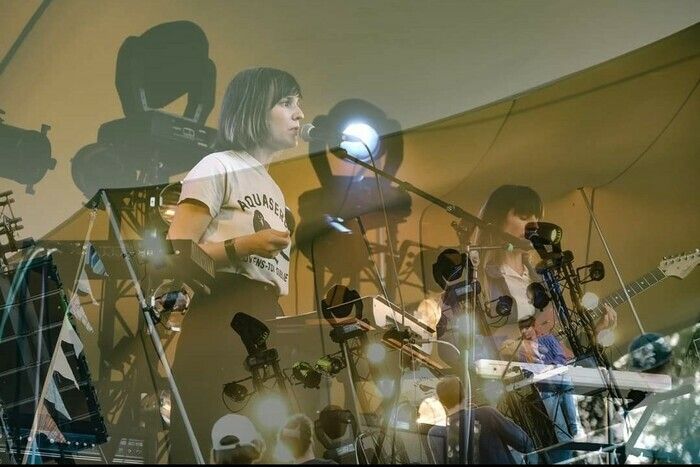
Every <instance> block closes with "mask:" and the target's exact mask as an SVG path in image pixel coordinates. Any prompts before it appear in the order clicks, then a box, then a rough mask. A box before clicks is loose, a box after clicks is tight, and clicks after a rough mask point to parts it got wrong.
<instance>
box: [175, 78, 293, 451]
mask: <svg viewBox="0 0 700 467" xmlns="http://www.w3.org/2000/svg"><path fill="white" fill-rule="evenodd" d="M300 98H301V88H300V86H299V84H298V82H297V81H296V79H295V78H294V77H293V76H292V75H290V74H289V73H287V72H285V71H282V70H277V69H274V68H252V69H248V70H244V71H242V72H240V73H238V74H237V75H236V76H235V77H234V78H233V80H232V81H231V82H230V84H229V85H228V88H227V90H226V94H225V96H224V100H223V102H222V104H221V116H220V121H219V137H218V138H219V140H218V146H219V147H218V149H220V151H219V152H215V153H212V154H209V155H208V156H206V157H204V158H203V159H202V160H201V161H200V162H199V163H198V164H197V165H196V166H195V167H194V168H193V169H192V170H191V171H190V172H189V173H188V174H187V176H186V177H185V178H184V180H183V181H182V190H181V194H180V199H179V202H178V206H177V209H176V212H175V216H174V218H173V221H172V224H171V226H170V230H169V232H168V237H169V238H171V239H188V240H192V241H194V242H196V243H198V244H199V245H200V246H201V248H202V249H203V250H204V251H205V252H206V253H207V254H208V255H209V256H211V258H212V259H213V260H214V261H215V264H216V266H217V281H216V284H215V286H214V288H213V290H212V294H211V295H210V296H209V297H206V298H205V299H204V300H202V299H200V300H199V302H198V301H197V300H196V299H195V300H193V306H192V309H191V310H190V311H189V313H188V314H187V315H186V316H185V318H184V320H183V323H182V333H181V334H180V336H179V340H178V344H177V352H176V356H175V361H174V365H173V372H174V374H175V378H176V380H178V381H179V382H182V383H181V384H180V385H179V388H180V391H181V392H182V399H183V402H184V404H185V407H186V409H187V412H188V415H189V417H190V421H191V423H192V426H193V429H194V431H195V434H196V436H197V439H198V441H199V443H200V444H201V445H202V446H201V447H202V451H204V452H206V451H207V450H208V449H207V447H209V448H210V447H211V446H205V445H204V443H209V442H210V440H209V437H208V433H209V430H210V429H211V427H212V424H213V423H214V421H215V420H217V418H219V417H221V416H222V415H223V414H225V413H227V412H228V409H227V407H226V406H225V403H224V402H223V401H222V389H221V388H222V387H223V385H224V383H227V382H229V381H231V380H234V379H237V378H240V377H241V376H243V375H242V373H243V372H244V371H245V370H244V368H243V361H244V359H245V357H246V351H245V349H244V348H243V345H242V342H241V339H239V336H237V335H236V334H235V333H234V332H233V331H232V330H231V327H230V322H231V318H232V317H233V315H234V314H235V313H236V312H245V313H247V314H250V315H253V316H255V317H256V318H257V319H258V320H260V321H264V320H266V319H272V318H274V317H275V316H277V315H281V314H282V310H281V308H280V306H279V304H278V299H279V297H280V295H286V294H287V292H288V289H289V249H290V228H292V227H291V224H292V219H291V218H290V217H291V216H289V214H288V209H287V208H286V204H285V200H284V195H283V193H282V191H281V190H280V188H279V186H278V185H277V183H276V182H275V181H274V180H273V179H272V178H271V177H270V175H269V173H268V171H267V166H268V165H269V164H270V163H271V162H272V161H273V160H274V159H275V157H276V156H277V155H278V154H279V152H280V151H282V150H285V149H290V148H293V147H295V146H296V145H297V143H298V138H299V129H300V121H301V120H302V119H303V118H304V114H303V112H302V110H301V108H300V106H299V103H300ZM270 340H273V339H270ZM170 437H171V456H170V459H171V461H172V462H176V463H181V462H188V461H189V462H191V461H192V460H193V457H192V455H191V449H190V447H189V443H188V442H187V438H186V437H185V430H184V426H183V424H182V423H180V422H179V420H178V414H177V413H176V411H175V410H174V411H173V421H172V424H171V436H170Z"/></svg>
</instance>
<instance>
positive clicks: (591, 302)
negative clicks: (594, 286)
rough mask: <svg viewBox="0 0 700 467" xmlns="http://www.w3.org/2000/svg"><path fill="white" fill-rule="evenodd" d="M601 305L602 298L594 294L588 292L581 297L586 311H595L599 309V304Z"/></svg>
mask: <svg viewBox="0 0 700 467" xmlns="http://www.w3.org/2000/svg"><path fill="white" fill-rule="evenodd" d="M599 303H600V298H598V296H597V295H596V294H594V293H593V292H586V293H585V294H583V297H581V306H583V307H584V308H585V309H586V310H588V311H591V310H595V309H596V308H598V304H599Z"/></svg>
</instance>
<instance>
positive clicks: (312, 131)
mask: <svg viewBox="0 0 700 467" xmlns="http://www.w3.org/2000/svg"><path fill="white" fill-rule="evenodd" d="M299 137H301V139H303V140H304V141H306V142H307V143H310V142H311V141H320V142H322V143H328V144H331V145H338V144H340V143H341V142H343V141H351V142H360V143H361V142H362V140H361V139H360V138H358V137H357V136H353V135H346V134H343V133H341V132H339V131H337V130H330V129H326V128H319V127H315V126H313V125H312V124H310V123H307V124H305V125H303V126H302V127H301V129H300V130H299Z"/></svg>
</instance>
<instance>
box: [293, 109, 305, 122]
mask: <svg viewBox="0 0 700 467" xmlns="http://www.w3.org/2000/svg"><path fill="white" fill-rule="evenodd" d="M303 119H304V112H302V111H301V107H297V110H296V112H294V120H303Z"/></svg>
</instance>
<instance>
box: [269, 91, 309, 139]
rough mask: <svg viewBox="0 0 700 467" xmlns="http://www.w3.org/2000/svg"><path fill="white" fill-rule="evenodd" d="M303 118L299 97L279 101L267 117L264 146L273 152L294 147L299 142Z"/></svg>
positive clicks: (284, 98) (289, 97) (288, 97)
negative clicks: (267, 129)
mask: <svg viewBox="0 0 700 467" xmlns="http://www.w3.org/2000/svg"><path fill="white" fill-rule="evenodd" d="M303 118H304V113H303V112H302V111H301V107H299V96H286V97H283V98H282V99H280V100H279V101H278V102H277V103H276V104H275V106H274V107H272V109H270V114H269V115H268V127H269V133H268V137H267V142H266V146H267V147H269V148H270V149H272V150H274V151H281V150H283V149H289V148H293V147H296V145H297V143H298V142H299V141H298V140H299V127H300V126H301V124H300V121H301V119H303Z"/></svg>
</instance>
